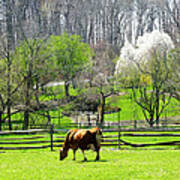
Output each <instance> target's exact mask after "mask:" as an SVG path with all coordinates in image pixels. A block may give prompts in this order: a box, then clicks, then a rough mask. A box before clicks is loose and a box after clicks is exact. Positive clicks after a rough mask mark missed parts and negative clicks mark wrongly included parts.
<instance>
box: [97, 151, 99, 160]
mask: <svg viewBox="0 0 180 180" xmlns="http://www.w3.org/2000/svg"><path fill="white" fill-rule="evenodd" d="M96 152H97V155H96V161H99V149H98V150H96Z"/></svg>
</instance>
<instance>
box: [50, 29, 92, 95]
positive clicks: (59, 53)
mask: <svg viewBox="0 0 180 180" xmlns="http://www.w3.org/2000/svg"><path fill="white" fill-rule="evenodd" d="M49 49H50V51H51V52H52V54H53V56H52V59H53V60H55V65H56V71H57V73H58V74H59V75H60V76H61V78H62V79H63V81H64V82H65V91H66V96H69V92H68V87H69V82H71V81H72V80H73V79H74V78H75V77H76V76H77V74H78V73H79V72H81V71H83V70H84V69H85V68H86V67H87V65H90V59H91V56H92V50H91V48H90V46H89V45H88V44H86V43H84V42H83V41H82V39H81V37H80V36H78V35H71V36H69V35H68V34H67V33H64V34H62V35H61V36H51V37H50V46H49Z"/></svg>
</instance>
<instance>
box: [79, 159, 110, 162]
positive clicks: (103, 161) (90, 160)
mask: <svg viewBox="0 0 180 180" xmlns="http://www.w3.org/2000/svg"><path fill="white" fill-rule="evenodd" d="M76 162H77V163H101V162H108V161H107V160H104V159H102V160H99V161H96V160H87V161H84V160H82V161H76Z"/></svg>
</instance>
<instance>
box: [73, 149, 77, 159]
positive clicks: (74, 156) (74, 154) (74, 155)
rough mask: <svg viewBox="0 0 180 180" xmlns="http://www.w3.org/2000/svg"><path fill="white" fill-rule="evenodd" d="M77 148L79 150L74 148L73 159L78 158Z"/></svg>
mask: <svg viewBox="0 0 180 180" xmlns="http://www.w3.org/2000/svg"><path fill="white" fill-rule="evenodd" d="M76 150H77V149H74V150H73V160H74V161H75V160H76Z"/></svg>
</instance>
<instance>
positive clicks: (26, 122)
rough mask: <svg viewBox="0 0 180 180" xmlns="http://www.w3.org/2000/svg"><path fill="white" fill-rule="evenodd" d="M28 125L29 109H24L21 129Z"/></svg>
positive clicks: (26, 127)
mask: <svg viewBox="0 0 180 180" xmlns="http://www.w3.org/2000/svg"><path fill="white" fill-rule="evenodd" d="M28 126H29V110H26V111H25V112H24V124H23V129H24V130H26V129H28Z"/></svg>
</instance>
